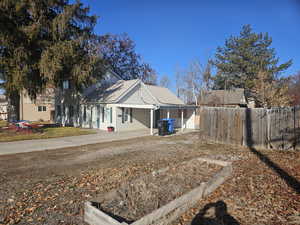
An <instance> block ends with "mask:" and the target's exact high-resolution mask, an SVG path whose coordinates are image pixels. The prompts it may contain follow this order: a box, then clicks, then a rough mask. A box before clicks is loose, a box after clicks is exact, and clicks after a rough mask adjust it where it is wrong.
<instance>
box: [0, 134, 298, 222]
mask: <svg viewBox="0 0 300 225" xmlns="http://www.w3.org/2000/svg"><path fill="white" fill-rule="evenodd" d="M79 138H84V136H82V137H79ZM0 148H1V145H0ZM259 152H260V153H261V154H263V155H265V159H262V158H260V157H258V156H257V154H254V153H253V152H252V151H251V150H249V149H246V148H242V147H239V146H231V145H222V144H215V143H209V142H202V141H200V139H199V135H198V134H197V133H190V134H186V135H177V136H172V137H143V138H136V139H131V140H127V141H117V142H110V143H101V144H96V145H88V146H82V147H77V148H65V149H59V150H51V151H43V152H33V153H24V154H14V155H7V156H0V224H5V225H6V224H18V225H45V224H47V225H60V224H66V225H71V224H74V225H75V224H76V225H86V223H85V222H84V221H83V213H84V211H83V206H84V202H85V201H87V200H89V201H91V200H93V199H95V198H96V197H97V196H99V194H102V193H108V192H110V191H111V190H114V189H119V188H120V186H121V185H122V184H124V183H126V182H127V183H130V182H131V181H133V180H135V179H137V178H139V177H142V176H144V175H146V174H149V173H150V172H152V171H155V170H158V169H160V168H164V167H168V166H173V165H176V164H178V163H181V162H183V161H187V160H191V159H194V158H196V157H207V158H213V159H221V160H227V161H233V175H232V177H230V178H229V179H228V180H226V182H225V183H224V184H222V185H221V186H220V187H219V188H218V189H217V190H216V191H214V192H213V193H212V194H210V195H209V196H208V197H207V198H205V199H203V200H201V201H199V202H198V203H197V205H196V206H195V207H194V208H192V209H191V210H189V211H188V212H186V213H185V214H184V215H183V216H182V217H181V218H179V219H178V221H174V225H188V224H191V222H193V223H192V224H193V225H197V224H198V225H199V224H201V223H200V222H199V221H201V220H197V218H199V216H198V217H197V215H200V218H201V216H202V214H203V213H202V211H205V210H206V208H207V207H208V206H209V207H210V206H212V204H213V206H214V205H218V204H215V203H218V202H222V201H223V202H224V203H225V205H226V207H223V209H224V208H225V209H226V213H225V210H223V215H228V216H227V217H226V218H229V217H230V216H231V217H233V218H234V219H235V220H236V221H238V223H239V224H241V225H242V224H243V225H244V224H245V225H253V224H261V225H270V224H274V225H286V224H299V221H300V194H299V193H300V188H298V187H299V186H297V185H299V182H300V152H292V151H273V150H272V151H270V150H259ZM269 161H271V162H273V164H275V165H276V166H277V167H278V168H279V169H278V168H277V169H275V168H274V165H273V166H271V163H270V162H269ZM221 205H222V204H221ZM223 205H224V204H223ZM204 215H205V214H204ZM218 215H219V214H218ZM214 216H215V217H217V215H214ZM202 217H203V216H202ZM221 219H222V218H221ZM221 221H223V222H222V223H221V222H220V223H219V224H226V223H224V220H221ZM297 221H298V222H297ZM227 224H228V223H227Z"/></svg>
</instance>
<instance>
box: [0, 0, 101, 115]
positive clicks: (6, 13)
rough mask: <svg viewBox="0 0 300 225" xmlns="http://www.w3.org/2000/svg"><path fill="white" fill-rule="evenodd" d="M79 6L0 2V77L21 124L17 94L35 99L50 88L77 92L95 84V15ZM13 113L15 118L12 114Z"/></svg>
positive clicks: (63, 1) (39, 0) (61, 1)
mask: <svg viewBox="0 0 300 225" xmlns="http://www.w3.org/2000/svg"><path fill="white" fill-rule="evenodd" d="M88 13H89V9H88V8H85V7H83V5H82V3H80V2H79V1H77V2H76V3H74V4H69V3H68V1H67V0H14V1H11V0H2V1H1V2H0V76H1V77H0V78H1V80H2V81H3V84H2V86H3V88H4V90H5V92H6V94H7V96H8V98H9V99H10V105H11V107H10V109H9V110H10V113H9V114H10V115H12V114H14V115H15V116H14V118H11V119H18V105H19V100H18V99H19V93H20V92H21V91H22V90H24V89H25V90H26V91H27V92H28V94H29V95H30V97H31V98H33V99H34V98H36V96H37V94H39V93H41V92H42V91H43V90H44V89H45V88H46V87H47V85H49V84H51V85H52V86H54V87H60V86H61V83H62V81H63V80H71V81H72V83H73V84H74V87H75V88H76V89H77V90H81V89H82V88H83V87H85V86H87V85H89V84H90V83H92V82H93V81H94V80H95V76H96V75H98V74H100V73H97V70H98V69H101V68H102V63H101V60H100V59H99V56H98V55H97V49H96V48H95V42H96V41H95V40H96V39H95V37H96V36H95V35H94V34H93V28H94V26H95V23H96V17H95V16H89V15H88ZM12 112H14V113H12Z"/></svg>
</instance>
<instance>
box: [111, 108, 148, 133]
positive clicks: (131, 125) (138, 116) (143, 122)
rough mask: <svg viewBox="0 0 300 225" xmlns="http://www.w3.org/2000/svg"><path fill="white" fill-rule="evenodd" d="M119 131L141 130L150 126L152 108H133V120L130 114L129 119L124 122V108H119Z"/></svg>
mask: <svg viewBox="0 0 300 225" xmlns="http://www.w3.org/2000/svg"><path fill="white" fill-rule="evenodd" d="M117 124H118V128H117V130H118V131H123V130H140V129H148V128H150V110H149V109H134V108H133V109H132V122H131V119H130V116H129V118H128V121H124V123H122V108H117Z"/></svg>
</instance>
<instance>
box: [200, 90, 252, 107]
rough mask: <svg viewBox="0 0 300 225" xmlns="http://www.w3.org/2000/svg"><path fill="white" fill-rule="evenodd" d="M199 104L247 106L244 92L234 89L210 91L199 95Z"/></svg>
mask: <svg viewBox="0 0 300 225" xmlns="http://www.w3.org/2000/svg"><path fill="white" fill-rule="evenodd" d="M199 102H200V104H203V105H220V104H221V105H244V104H247V101H246V98H245V90H244V89H243V88H236V89H232V90H212V91H205V92H203V93H202V94H201V97H200V101H199Z"/></svg>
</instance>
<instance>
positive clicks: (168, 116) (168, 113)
mask: <svg viewBox="0 0 300 225" xmlns="http://www.w3.org/2000/svg"><path fill="white" fill-rule="evenodd" d="M167 118H168V119H169V118H170V109H168V111H167Z"/></svg>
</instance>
